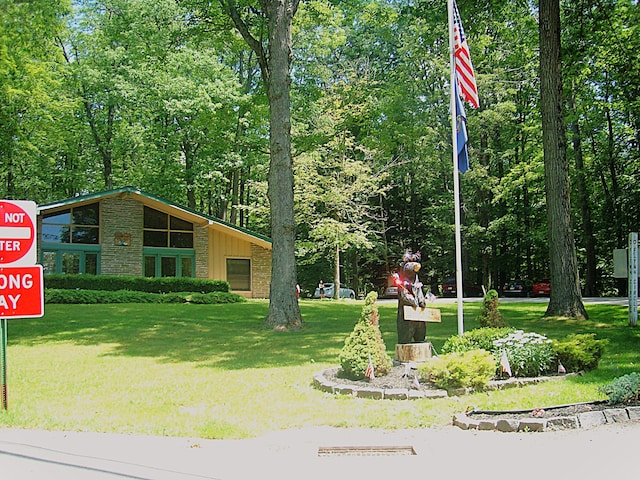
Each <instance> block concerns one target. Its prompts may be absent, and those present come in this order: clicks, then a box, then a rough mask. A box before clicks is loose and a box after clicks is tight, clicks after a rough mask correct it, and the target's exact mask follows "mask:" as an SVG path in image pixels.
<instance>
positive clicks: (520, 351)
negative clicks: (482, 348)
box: [492, 330, 556, 377]
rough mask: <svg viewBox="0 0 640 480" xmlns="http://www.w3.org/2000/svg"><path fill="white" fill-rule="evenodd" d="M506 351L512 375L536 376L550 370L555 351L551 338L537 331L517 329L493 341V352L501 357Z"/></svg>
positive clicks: (554, 358)
mask: <svg viewBox="0 0 640 480" xmlns="http://www.w3.org/2000/svg"><path fill="white" fill-rule="evenodd" d="M503 350H504V351H506V352H507V358H508V359H509V364H510V365H511V374H512V375H513V376H514V377H538V376H540V375H542V374H544V373H547V372H549V371H551V367H552V366H553V365H554V362H555V360H556V353H555V350H554V349H553V345H552V343H551V340H549V339H548V338H547V337H545V336H544V335H540V334H538V333H533V332H528V333H525V332H523V331H522V330H517V331H515V332H513V333H510V334H509V335H507V336H506V337H504V338H499V339H498V340H494V342H493V350H492V352H493V354H494V355H495V356H496V358H501V356H502V351H503Z"/></svg>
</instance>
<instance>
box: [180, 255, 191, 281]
mask: <svg viewBox="0 0 640 480" xmlns="http://www.w3.org/2000/svg"><path fill="white" fill-rule="evenodd" d="M180 263H181V265H180V266H181V267H182V276H183V277H192V276H193V258H191V257H182V258H181V260H180Z"/></svg>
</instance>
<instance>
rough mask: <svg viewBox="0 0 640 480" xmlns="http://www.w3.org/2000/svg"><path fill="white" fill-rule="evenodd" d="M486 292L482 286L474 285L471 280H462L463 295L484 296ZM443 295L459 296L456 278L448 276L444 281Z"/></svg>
mask: <svg viewBox="0 0 640 480" xmlns="http://www.w3.org/2000/svg"><path fill="white" fill-rule="evenodd" d="M483 295H484V292H483V291H482V287H480V286H478V285H474V284H472V283H469V282H465V281H464V280H463V281H462V296H463V297H482V296H483ZM442 296H443V297H457V296H458V286H457V284H456V279H455V278H447V279H446V280H445V281H444V282H442Z"/></svg>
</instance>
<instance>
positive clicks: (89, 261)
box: [84, 253, 98, 275]
mask: <svg viewBox="0 0 640 480" xmlns="http://www.w3.org/2000/svg"><path fill="white" fill-rule="evenodd" d="M84 273H88V274H89V275H97V274H98V254H97V253H85V255H84Z"/></svg>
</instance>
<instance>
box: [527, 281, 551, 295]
mask: <svg viewBox="0 0 640 480" xmlns="http://www.w3.org/2000/svg"><path fill="white" fill-rule="evenodd" d="M531 295H533V296H536V297H538V296H543V297H548V296H549V295H551V282H550V281H549V280H540V281H538V282H535V283H534V284H533V286H532V287H531Z"/></svg>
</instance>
